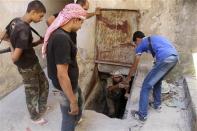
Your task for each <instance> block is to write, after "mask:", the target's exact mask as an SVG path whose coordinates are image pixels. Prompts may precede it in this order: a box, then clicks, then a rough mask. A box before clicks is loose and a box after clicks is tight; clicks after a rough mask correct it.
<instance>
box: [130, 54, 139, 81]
mask: <svg viewBox="0 0 197 131" xmlns="http://www.w3.org/2000/svg"><path fill="white" fill-rule="evenodd" d="M140 57H141V56H140V55H136V56H135V58H134V63H133V65H132V66H131V68H130V70H129V74H128V76H127V81H128V82H129V81H130V80H131V76H132V75H133V74H134V73H135V72H136V69H137V66H138V63H139V61H140Z"/></svg>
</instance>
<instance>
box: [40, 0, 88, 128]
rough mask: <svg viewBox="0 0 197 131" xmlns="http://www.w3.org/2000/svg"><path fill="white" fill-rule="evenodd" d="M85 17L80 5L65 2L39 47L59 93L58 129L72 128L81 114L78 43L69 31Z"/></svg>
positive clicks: (76, 28) (75, 29)
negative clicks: (59, 118) (60, 121)
mask: <svg viewBox="0 0 197 131" xmlns="http://www.w3.org/2000/svg"><path fill="white" fill-rule="evenodd" d="M85 18H86V11H85V10H84V9H83V8H82V7H81V6H80V5H78V4H68V5H66V6H65V7H64V9H63V10H62V11H61V12H60V13H59V15H58V16H57V18H56V19H55V21H54V22H53V23H52V24H51V25H50V26H49V28H48V29H47V32H46V34H45V38H44V44H43V47H42V53H43V56H45V55H46V56H47V69H48V76H49V78H50V79H51V81H52V83H53V85H54V87H55V88H56V89H58V91H59V92H60V93H59V94H60V109H61V112H62V126H61V131H74V130H75V126H76V124H77V123H78V121H79V119H80V117H81V112H82V108H81V104H82V101H81V90H80V88H79V86H78V78H79V68H78V64H77V58H76V55H77V45H76V43H75V42H74V41H72V38H71V37H70V32H76V31H77V30H79V29H80V28H81V26H82V23H83V20H84V19H85Z"/></svg>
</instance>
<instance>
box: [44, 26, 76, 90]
mask: <svg viewBox="0 0 197 131" xmlns="http://www.w3.org/2000/svg"><path fill="white" fill-rule="evenodd" d="M76 54H77V47H76V44H75V43H74V42H73V41H72V40H71V38H70V34H69V32H66V31H64V30H63V29H61V28H59V29H57V30H56V31H54V32H53V33H52V34H51V36H50V38H49V41H48V45H47V69H48V76H49V78H50V79H51V80H52V83H53V85H54V86H55V87H56V88H57V89H59V90H62V88H61V86H60V84H59V81H58V78H57V67H56V65H57V64H69V67H68V76H69V78H70V80H71V85H72V88H73V91H74V92H76V89H77V86H78V77H79V69H78V64H77V60H76Z"/></svg>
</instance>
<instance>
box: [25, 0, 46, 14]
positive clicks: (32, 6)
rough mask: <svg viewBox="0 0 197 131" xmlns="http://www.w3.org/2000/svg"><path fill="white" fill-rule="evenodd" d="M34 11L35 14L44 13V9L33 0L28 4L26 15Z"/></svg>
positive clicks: (37, 1)
mask: <svg viewBox="0 0 197 131" xmlns="http://www.w3.org/2000/svg"><path fill="white" fill-rule="evenodd" d="M32 10H35V11H36V12H43V13H46V8H45V6H44V5H43V4H42V2H40V1H39V0H33V1H31V2H30V3H29V4H28V7H27V11H26V12H27V13H29V12H30V11H32Z"/></svg>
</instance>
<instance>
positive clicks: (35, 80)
mask: <svg viewBox="0 0 197 131" xmlns="http://www.w3.org/2000/svg"><path fill="white" fill-rule="evenodd" d="M18 71H19V73H20V74H21V76H22V78H23V83H24V87H25V95H26V104H27V109H28V111H29V114H30V116H31V119H32V120H37V119H39V118H40V115H41V114H42V113H44V112H45V111H46V104H47V98H48V93H49V84H48V80H47V78H46V76H45V74H44V72H43V70H42V68H41V66H40V64H39V63H36V64H35V65H33V66H32V67H31V68H27V69H21V68H18Z"/></svg>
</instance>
